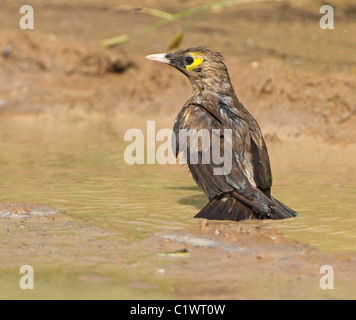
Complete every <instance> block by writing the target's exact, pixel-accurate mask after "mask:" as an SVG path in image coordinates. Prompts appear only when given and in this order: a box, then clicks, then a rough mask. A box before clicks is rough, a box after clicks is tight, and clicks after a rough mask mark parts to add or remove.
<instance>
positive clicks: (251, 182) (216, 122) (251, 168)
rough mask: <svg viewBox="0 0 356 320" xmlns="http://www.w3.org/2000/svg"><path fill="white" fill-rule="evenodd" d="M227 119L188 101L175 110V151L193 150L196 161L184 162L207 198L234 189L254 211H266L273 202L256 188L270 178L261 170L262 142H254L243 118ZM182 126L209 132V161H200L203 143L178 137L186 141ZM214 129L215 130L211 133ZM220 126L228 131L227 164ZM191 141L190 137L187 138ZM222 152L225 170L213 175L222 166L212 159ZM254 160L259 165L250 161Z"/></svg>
mask: <svg viewBox="0 0 356 320" xmlns="http://www.w3.org/2000/svg"><path fill="white" fill-rule="evenodd" d="M228 118H229V121H230V123H227V122H226V121H225V116H224V115H223V114H220V117H219V115H217V114H213V113H211V112H209V111H208V110H206V109H205V108H204V107H203V106H201V105H196V104H192V103H191V104H189V105H187V106H185V107H184V108H183V109H182V110H181V112H180V113H179V115H178V117H177V120H176V123H175V125H174V134H175V139H176V154H179V153H182V152H184V151H186V152H187V154H188V157H189V155H190V154H191V152H192V151H193V152H194V151H196V152H197V154H198V161H197V162H195V163H194V162H192V161H191V160H192V159H191V158H189V159H188V161H187V162H188V165H189V169H190V171H191V173H192V175H193V178H194V179H195V181H196V182H197V184H198V185H199V186H200V187H201V188H202V189H203V190H204V192H205V193H206V194H207V195H208V197H209V198H210V199H212V198H214V197H215V196H218V195H220V194H223V193H226V192H234V193H235V194H236V197H239V200H241V201H244V202H245V203H247V204H249V205H251V206H252V207H254V208H255V209H256V210H257V211H260V212H268V211H269V209H268V206H270V205H272V204H273V202H272V201H271V200H270V199H269V198H268V197H267V196H266V195H265V194H264V193H263V192H262V191H261V190H260V187H261V186H267V185H270V184H269V179H270V178H268V177H269V176H270V173H269V172H267V173H264V172H263V170H264V168H265V167H267V168H269V163H268V164H264V162H265V161H266V159H267V160H268V155H267V151H266V152H265V154H264V153H263V145H260V143H261V142H260V141H259V140H258V141H257V142H256V141H255V139H256V137H255V134H254V131H251V128H249V127H248V126H247V125H246V124H245V123H244V122H243V121H239V120H238V118H237V117H233V116H232V117H228ZM184 129H195V130H196V131H197V132H200V131H201V130H204V129H205V130H207V131H208V132H210V136H209V138H210V141H211V144H212V147H211V148H210V162H208V163H206V162H204V161H203V160H204V159H203V157H204V154H205V151H206V150H205V147H206V145H204V144H203V143H201V142H199V141H198V142H196V143H195V144H194V143H193V144H192V143H188V144H184V143H182V140H184V141H187V138H186V137H184V134H183V135H182V132H184ZM214 129H216V131H217V132H219V133H216V132H214ZM223 129H231V133H232V145H230V149H231V154H230V167H229V164H228V163H227V162H229V161H228V160H229V158H228V157H229V155H227V157H226V159H225V152H226V150H228V148H227V149H226V146H227V145H225V146H224V141H226V136H227V133H228V131H227V132H225V133H224V131H223ZM186 132H187V131H186ZM217 134H219V137H218V139H216V138H217V137H216V135H217ZM214 137H215V141H218V147H216V146H215V148H214V143H213V141H214ZM191 141H192V138H191V137H190V142H191ZM193 141H194V139H193ZM195 141H197V140H195ZM261 148H262V149H261ZM260 149H261V150H262V151H260ZM222 155H224V157H223V159H224V163H223V167H225V169H226V170H227V171H225V172H224V171H222V172H223V173H220V174H217V170H219V168H220V169H221V167H222V166H221V165H219V164H217V163H216V161H214V159H215V160H216V159H219V157H220V159H221V158H222ZM266 156H267V158H266ZM225 160H226V162H225ZM256 161H259V163H262V164H260V165H259V164H254V162H256ZM220 172H221V171H220ZM259 172H261V173H259ZM255 177H258V178H257V179H256V178H255ZM260 180H261V181H260ZM262 189H263V188H262Z"/></svg>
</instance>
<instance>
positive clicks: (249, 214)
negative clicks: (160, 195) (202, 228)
mask: <svg viewBox="0 0 356 320" xmlns="http://www.w3.org/2000/svg"><path fill="white" fill-rule="evenodd" d="M271 198H272V200H273V201H274V202H275V205H273V206H271V212H270V213H269V214H266V213H259V212H256V211H255V210H253V209H252V208H251V207H250V206H248V205H246V204H245V203H243V202H241V201H240V200H237V199H236V198H234V197H233V196H232V195H231V194H225V195H224V196H222V197H221V196H220V197H216V198H214V199H212V200H211V201H210V202H209V203H208V204H207V205H206V206H205V207H204V208H203V209H202V210H201V211H200V212H199V213H198V214H197V215H196V216H195V218H204V219H209V220H233V221H239V220H248V219H286V218H291V217H295V216H296V215H297V213H296V212H295V211H294V210H292V209H290V208H288V207H287V206H286V205H284V204H283V203H281V202H279V201H278V200H277V199H275V198H273V197H271Z"/></svg>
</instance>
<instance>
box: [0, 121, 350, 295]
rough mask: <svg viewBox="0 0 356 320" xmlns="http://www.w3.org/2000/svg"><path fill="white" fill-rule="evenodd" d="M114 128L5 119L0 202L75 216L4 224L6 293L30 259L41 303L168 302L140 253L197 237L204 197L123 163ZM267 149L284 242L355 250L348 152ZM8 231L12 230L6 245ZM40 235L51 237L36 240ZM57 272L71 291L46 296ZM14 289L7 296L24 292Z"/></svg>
mask: <svg viewBox="0 0 356 320" xmlns="http://www.w3.org/2000/svg"><path fill="white" fill-rule="evenodd" d="M116 124H117V122H114V121H112V122H107V121H106V122H102V123H98V122H93V123H92V122H85V121H72V122H66V123H63V122H61V123H55V122H48V123H46V122H44V121H34V120H31V121H24V120H21V121H9V120H6V121H5V120H1V122H0V128H1V130H0V150H1V153H0V164H1V170H0V203H5V202H24V203H34V202H36V203H42V204H46V205H49V206H51V207H53V208H55V209H58V210H60V211H62V212H64V213H65V215H64V216H67V217H70V219H71V224H66V222H63V224H60V225H56V227H55V228H52V227H50V228H49V229H46V228H47V226H42V225H41V224H39V225H38V226H37V227H36V225H35V224H34V223H32V224H31V226H29V225H28V224H27V225H26V221H18V222H16V223H17V224H18V225H16V226H15V225H13V223H14V220H16V218H14V219H2V220H3V221H2V227H3V229H2V235H3V236H4V235H5V241H3V242H2V245H1V244H0V245H1V246H2V249H1V251H0V256H1V260H2V261H3V271H2V272H1V273H2V276H3V279H4V277H5V278H6V279H7V280H6V281H5V283H7V286H9V288H10V289H9V292H12V289H11V288H12V286H11V285H10V284H9V281H10V280H9V279H12V278H14V277H16V274H15V276H14V275H13V273H11V272H12V271H11V270H13V269H14V268H15V269H16V268H18V265H21V264H26V261H29V260H30V261H32V263H34V264H37V265H38V266H39V267H38V268H39V269H41V270H42V273H43V274H44V276H43V278H42V281H43V282H44V283H45V284H44V285H43V286H42V291H37V293H39V296H40V297H44V296H45V297H50V298H51V297H78V296H80V297H84V298H85V297H91V295H90V293H92V294H93V295H94V294H95V292H96V291H97V290H99V289H98V288H100V289H103V290H99V291H100V292H101V294H102V296H103V297H106V298H107V297H119V298H162V297H165V298H169V297H172V292H170V291H169V290H168V289H166V287H167V286H169V285H168V284H167V282H164V281H163V282H162V283H160V284H158V285H157V283H155V284H152V283H151V282H150V280H147V279H145V277H146V276H145V272H146V271H147V270H151V269H152V270H156V271H152V272H154V273H155V272H158V273H159V272H164V271H162V270H164V269H161V268H157V261H156V260H157V257H156V255H155V256H154V257H153V256H152V254H151V253H150V248H149V246H148V247H147V248H145V247H142V245H141V243H142V240H143V239H145V238H147V237H149V236H150V235H152V234H155V233H159V232H166V231H172V232H175V231H179V230H184V229H188V228H189V229H190V230H192V229H193V230H198V229H199V225H200V221H198V220H197V219H193V218H192V217H193V216H194V215H195V213H197V212H198V211H199V209H200V208H202V207H203V206H204V205H205V204H206V201H207V200H206V198H205V196H204V195H203V193H202V192H201V191H200V190H199V189H198V188H197V187H196V185H195V183H194V181H193V180H192V178H191V177H190V174H189V172H187V170H186V168H184V167H181V166H180V165H164V166H162V165H159V164H155V165H132V166H130V165H127V164H126V163H125V161H124V157H123V152H124V149H125V147H126V146H127V145H128V144H129V143H128V142H124V141H123V130H121V129H120V128H117V127H116ZM167 127H168V125H167ZM267 143H268V147H269V153H270V157H271V163H272V170H273V174H274V187H273V189H272V193H273V195H274V196H275V197H276V198H278V199H279V200H281V201H283V202H284V203H286V204H288V205H289V206H290V207H292V208H293V209H295V210H296V211H298V212H300V215H299V216H298V217H297V218H294V219H289V220H284V221H277V222H271V223H272V224H273V226H276V227H277V228H278V229H279V230H280V231H281V232H282V234H283V236H284V237H285V238H288V239H294V240H298V241H301V242H303V243H306V244H308V245H311V246H313V247H316V248H317V249H320V250H322V251H326V252H344V251H346V252H350V251H356V235H355V228H356V215H355V198H356V179H355V164H354V161H352V159H354V158H353V156H354V155H355V149H354V147H353V146H348V147H347V146H346V147H338V146H325V145H323V144H321V143H318V142H315V141H313V140H311V139H310V138H301V137H300V138H296V139H294V140H291V141H289V142H272V141H271V142H267ZM5 220H8V221H10V220H11V225H10V226H6V223H7V222H6V221H5ZM18 220H19V219H18ZM25 220H26V219H25ZM29 220H31V219H29ZM9 223H10V222H9ZM73 223H74V224H73ZM262 223H263V222H262ZM267 224H270V222H268V223H267ZM4 226H5V227H6V228H7V232H6V231H4V230H5V229H4V228H5V227H4ZM66 226H68V228H66ZM26 228H28V230H29V231H28V230H27V229H26ZM42 228H43V229H42ZM9 229H11V230H15V236H14V235H13V234H12V238H11V235H9V234H10V233H9V232H8V231H9ZM23 229H25V230H26V231H28V232H29V234H30V236H31V235H32V236H33V239H32V238H28V234H26V238H22V237H24V236H25V234H23V232H22V231H21V230H23ZM45 229H46V230H45ZM31 232H32V233H31ZM46 232H47V234H48V236H49V237H48V238H43V239H45V240H43V239H42V240H39V238H41V236H42V235H44V234H45V233H46ZM83 235H84V236H83ZM83 237H84V238H85V241H84V242H80V239H82V238H83ZM91 237H94V238H95V239H96V242H91ZM46 239H49V240H48V243H46V241H47V240H46ZM78 239H79V240H78ZM6 241H8V242H6ZM41 241H44V242H41ZM92 243H95V246H94V245H93V247H91V245H92ZM51 244H52V248H51V247H50V245H51ZM146 244H147V243H146ZM26 245H27V246H28V247H26ZM58 245H59V247H58ZM22 246H24V247H23V248H22ZM46 246H49V249H48V250H47V251H46V250H45V248H47V247H46ZM61 246H62V248H61ZM110 246H111V247H110ZM29 247H30V248H31V249H29ZM21 248H22V249H21ZM26 248H27V249H28V250H29V251H26V250H27V249H26ZM54 248H55V249H54ZM37 249H38V250H42V251H41V254H37V253H36V250H37ZM179 249H181V248H179ZM19 250H20V251H19ZM21 250H23V252H24V256H26V257H27V260H26V261H24V259H21V252H22V251H21ZM31 250H32V251H31ZM31 252H32V253H31ZM80 252H82V253H83V254H82V255H81V253H80ZM113 253H114V254H115V257H113V256H112V255H113ZM183 256H184V255H183ZM83 257H85V258H84V259H82V258H83ZM105 257H106V258H105ZM77 259H79V260H77ZM105 259H106V260H105ZM160 259H162V257H161V258H160ZM163 259H164V258H163ZM123 261H124V265H125V267H123V266H122V262H123ZM161 262H162V261H161ZM56 263H57V265H56ZM165 263H167V262H164V261H163V262H162V264H163V265H164V264H165ZM81 265H82V267H81ZM90 266H95V267H94V269H91V267H90ZM128 266H129V267H128ZM63 267H64V269H65V270H66V271H63V269H62V268H63ZM81 268H82V269H81ZM48 269H50V270H52V271H48ZM58 270H61V271H58ZM93 270H95V271H93ZM99 270H100V271H99ZM114 270H115V271H114ZM157 270H158V271H157ZM160 270H161V271H160ZM10 271H11V272H10ZM56 272H59V274H61V275H62V276H65V274H66V273H68V274H70V275H71V276H70V277H69V280H68V277H67V278H66V277H65V278H66V280H65V281H64V282H63V281H62V280H61V281H59V280H58V281H59V282H60V283H62V285H63V287H65V288H66V290H67V291H66V290H64V289H63V291H60V289H59V291H60V292H62V293H58V292H57V293H56V294H54V293H53V294H52V295H51V294H48V292H47V291H48V287H49V286H50V285H49V284H48V281H47V280H46V279H47V277H49V278H50V275H47V276H46V274H47V273H49V274H51V273H56ZM73 273H74V274H75V276H73ZM10 274H12V275H11V276H10ZM113 274H114V276H113ZM71 277H74V278H75V279H76V280H75V281H79V283H78V285H75V283H76V282H75V281H74V282H73V281H72V280H70V279H71ZM78 279H79V280H78ZM123 279H124V280H123ZM81 280H84V282H83V281H81ZM109 280H110V281H109ZM16 281H17V280H16ZM51 281H55V280H51ZM66 281H67V282H66ZM88 281H89V282H88ZM112 281H114V282H112ZM115 281H116V282H115ZM49 282H50V281H49ZM87 282H88V283H89V285H88V284H87ZM117 283H120V285H119V286H118V285H117ZM157 286H158V289H157ZM5 287H6V285H5ZM68 287H69V288H71V289H68ZM152 288H153V289H154V290H155V293H152V292H151V291H150V290H151V289H152ZM16 290H17V291H16ZM16 290H15V289H14V292H13V293H12V295H11V294H10V296H13V297H17V296H18V295H19V294H20V297H21V294H24V293H23V292H21V293H19V291H18V289H16ZM137 290H138V291H139V292H137ZM44 292H46V294H44ZM79 292H80V294H79ZM86 294H87V295H86ZM174 296H175V295H174V294H173V297H174ZM183 296H184V294H183ZM188 296H189V295H188ZM213 297H214V296H213Z"/></svg>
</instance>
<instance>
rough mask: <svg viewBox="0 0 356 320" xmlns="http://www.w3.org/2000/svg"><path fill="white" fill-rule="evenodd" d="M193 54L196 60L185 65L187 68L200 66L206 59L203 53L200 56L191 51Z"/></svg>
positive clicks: (191, 68)
mask: <svg viewBox="0 0 356 320" xmlns="http://www.w3.org/2000/svg"><path fill="white" fill-rule="evenodd" d="M191 55H192V58H193V59H194V61H193V62H192V63H191V64H190V65H187V66H186V67H185V68H186V69H187V70H193V69H195V68H196V67H197V66H199V65H200V64H201V63H202V62H203V61H204V58H202V57H201V54H199V56H198V55H197V54H195V53H191Z"/></svg>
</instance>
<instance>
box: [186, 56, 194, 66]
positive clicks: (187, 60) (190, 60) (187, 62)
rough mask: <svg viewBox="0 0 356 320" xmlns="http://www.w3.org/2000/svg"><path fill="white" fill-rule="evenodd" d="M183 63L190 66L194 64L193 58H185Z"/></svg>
mask: <svg viewBox="0 0 356 320" xmlns="http://www.w3.org/2000/svg"><path fill="white" fill-rule="evenodd" d="M185 62H186V64H187V65H190V64H192V63H193V62H194V58H192V57H186V58H185Z"/></svg>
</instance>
